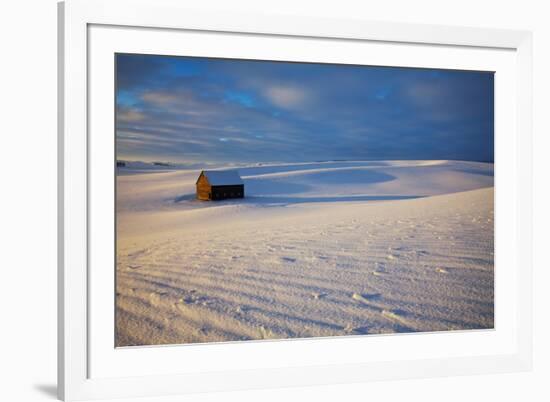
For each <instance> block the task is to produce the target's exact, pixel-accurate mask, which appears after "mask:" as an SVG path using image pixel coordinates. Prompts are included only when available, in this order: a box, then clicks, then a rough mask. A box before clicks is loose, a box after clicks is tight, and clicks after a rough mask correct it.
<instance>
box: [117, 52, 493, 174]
mask: <svg viewBox="0 0 550 402" xmlns="http://www.w3.org/2000/svg"><path fill="white" fill-rule="evenodd" d="M493 85H494V75H493V73H492V72H475V71H455V70H435V69H413V68H393V67H377V66H352V65H342V64H320V63H289V62H271V61H254V60H232V59H215V58H195V57H172V56H155V55H132V54H118V55H116V142H117V159H121V160H140V161H149V162H151V161H164V162H179V163H185V162H188V163H207V162H208V163H212V162H222V163H225V162H231V163H249V162H310V161H326V160H375V159H455V160H473V161H483V162H493V160H494V154H493V143H494V140H493V138H494V136H493V131H494V123H493V121H494V106H493V105H494V96H493V94H494V90H493Z"/></svg>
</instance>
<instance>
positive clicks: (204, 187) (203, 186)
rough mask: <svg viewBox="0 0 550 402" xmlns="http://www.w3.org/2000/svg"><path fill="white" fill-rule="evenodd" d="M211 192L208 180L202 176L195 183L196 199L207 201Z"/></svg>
mask: <svg viewBox="0 0 550 402" xmlns="http://www.w3.org/2000/svg"><path fill="white" fill-rule="evenodd" d="M211 191H212V188H211V187H210V184H209V183H208V180H206V178H205V177H204V175H202V176H201V177H200V178H199V180H198V182H197V198H198V199H200V200H209V199H210V197H209V195H208V194H209V193H210V192H211Z"/></svg>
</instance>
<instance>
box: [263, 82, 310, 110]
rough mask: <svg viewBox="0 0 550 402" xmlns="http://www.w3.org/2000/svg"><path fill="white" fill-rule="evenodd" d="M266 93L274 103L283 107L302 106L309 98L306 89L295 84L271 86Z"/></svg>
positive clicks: (293, 107) (294, 107)
mask: <svg viewBox="0 0 550 402" xmlns="http://www.w3.org/2000/svg"><path fill="white" fill-rule="evenodd" d="M264 94H265V96H266V97H267V99H269V101H270V102H271V103H272V104H274V105H275V106H278V107H281V108H283V109H296V108H299V107H302V106H303V105H304V103H305V102H306V101H307V100H308V95H307V92H306V91H305V90H303V89H301V88H297V87H293V86H271V87H268V88H266V90H265V93H264Z"/></svg>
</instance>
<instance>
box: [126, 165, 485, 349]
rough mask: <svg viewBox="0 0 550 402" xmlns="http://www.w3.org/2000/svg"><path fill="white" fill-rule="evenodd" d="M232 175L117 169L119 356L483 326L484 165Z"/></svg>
mask: <svg viewBox="0 0 550 402" xmlns="http://www.w3.org/2000/svg"><path fill="white" fill-rule="evenodd" d="M232 168H233V167H232ZM238 170H239V173H240V175H241V176H242V178H243V179H244V182H245V193H246V198H244V199H240V200H227V201H217V202H208V201H197V200H195V199H194V197H195V180H196V179H197V177H198V174H199V172H200V170H196V169H194V170H190V169H166V170H163V169H160V168H159V167H158V166H157V167H156V168H155V169H151V170H149V171H148V170H147V169H146V167H144V166H142V165H140V166H139V169H137V168H136V169H133V168H132V166H131V165H129V166H127V167H124V168H120V169H119V174H118V177H117V236H118V237H117V298H116V304H117V322H116V330H117V334H116V344H117V346H129V345H152V344H178V343H190V342H219V341H236V340H250V339H276V338H296V337H312V336H336V335H360V334H377V333H392V332H415V331H443V330H457V329H474V328H476V329H478V328H492V327H493V296H494V294H493V279H494V270H493V257H494V256H493V191H494V189H493V165H492V164H488V163H478V162H458V161H370V162H322V163H304V164H273V165H261V166H260V165H258V166H248V167H246V166H242V167H238Z"/></svg>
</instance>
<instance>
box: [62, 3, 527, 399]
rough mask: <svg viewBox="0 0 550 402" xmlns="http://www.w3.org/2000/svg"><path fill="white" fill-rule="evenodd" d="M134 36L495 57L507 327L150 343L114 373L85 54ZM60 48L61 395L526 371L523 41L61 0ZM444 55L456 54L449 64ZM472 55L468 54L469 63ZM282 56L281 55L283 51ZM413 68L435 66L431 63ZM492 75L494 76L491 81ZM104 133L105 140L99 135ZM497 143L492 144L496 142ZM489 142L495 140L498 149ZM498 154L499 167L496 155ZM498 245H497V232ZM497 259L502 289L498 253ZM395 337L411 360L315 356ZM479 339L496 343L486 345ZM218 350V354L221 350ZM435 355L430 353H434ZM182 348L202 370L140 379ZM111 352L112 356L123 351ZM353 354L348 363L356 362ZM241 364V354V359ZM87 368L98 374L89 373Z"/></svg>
mask: <svg viewBox="0 0 550 402" xmlns="http://www.w3.org/2000/svg"><path fill="white" fill-rule="evenodd" d="M129 10H131V12H129ZM98 28H100V29H99V31H101V30H102V29H103V31H102V32H101V33H97V34H96V32H99V31H98ZM121 28H122V31H123V34H121V35H120V36H121V37H120V38H119V37H118V36H117V35H118V34H116V35H115V33H114V31H115V30H117V29H118V30H120V29H121ZM109 30H111V31H109ZM134 31H135V32H138V31H139V32H140V33H139V35H141V37H140V43H141V45H140V46H144V45H143V43H148V45H147V46H149V47H150V49H151V51H153V50H154V49H153V48H154V47H156V48H157V50H158V51H160V52H171V51H172V50H173V49H174V48H171V47H170V42H171V40H170V39H169V37H171V36H176V35H179V34H181V33H187V34H192V35H199V36H200V35H201V33H203V34H208V35H217V36H218V37H219V38H222V37H223V36H231V37H253V38H256V39H257V41H260V42H262V41H268V40H271V41H276V40H279V39H285V40H294V41H297V42H300V41H303V40H307V41H312V43H313V41H316V40H317V41H324V42H327V43H328V42H330V43H331V46H333V48H334V50H335V52H334V54H335V55H336V56H334V57H342V56H338V51H337V50H338V48H339V47H344V46H348V44H349V45H350V46H352V44H356V45H357V44H362V43H363V44H366V43H369V44H374V45H375V46H377V47H379V48H384V47H387V48H388V49H391V48H392V46H393V49H394V50H395V49H396V46H399V47H400V49H402V50H403V52H399V56H395V61H393V60H394V59H393V58H390V57H389V56H390V55H391V54H392V53H391V51H390V50H386V51H383V50H382V52H381V54H385V55H386V56H387V57H389V58H388V59H385V60H390V61H389V63H392V65H393V64H395V63H405V65H407V64H408V63H407V62H406V58H407V57H411V56H410V54H411V53H410V52H406V51H404V50H406V49H409V48H410V49H413V48H412V47H414V49H415V52H422V51H424V50H423V49H426V52H427V54H426V58H425V60H429V57H428V56H429V55H428V53H429V52H430V51H431V50H429V49H428V48H433V49H434V51H438V50H437V49H439V51H440V52H442V51H447V50H449V60H450V61H449V60H447V61H446V63H447V64H446V66H450V65H451V64H449V63H455V65H456V67H460V68H465V69H467V68H468V66H470V67H471V68H474V67H476V66H478V68H480V67H479V66H481V67H483V66H484V65H485V64H483V63H488V64H486V65H487V66H489V67H488V68H491V67H490V66H491V65H492V64H491V63H493V62H492V61H491V60H492V59H493V58H494V59H495V60H497V59H498V60H500V61H494V63H495V64H494V65H495V66H497V67H495V69H496V70H497V72H498V71H499V69H502V70H500V71H502V74H501V75H500V76H501V77H504V80H505V81H506V82H504V83H503V85H504V86H503V87H502V88H503V91H505V90H509V91H511V92H508V94H513V96H510V98H511V99H508V101H507V102H508V103H506V102H501V103H502V104H503V105H504V106H503V107H506V108H507V109H504V110H506V111H509V112H510V113H506V114H507V115H508V116H504V117H506V118H508V119H511V120H507V121H506V122H510V124H509V125H507V126H506V127H503V125H502V124H500V125H499V121H497V122H496V123H497V124H496V127H497V131H499V133H501V134H499V135H500V137H501V141H500V144H503V145H501V147H500V150H501V151H499V149H497V151H498V152H497V157H496V160H497V162H496V166H498V165H499V162H501V161H505V162H504V163H503V162H501V163H500V166H503V168H502V170H500V178H499V170H498V168H497V171H496V183H497V184H496V187H497V201H496V211H497V212H496V213H497V217H496V225H497V227H496V229H495V232H496V233H495V234H496V237H497V239H498V238H499V233H505V232H506V233H512V234H513V236H511V237H508V238H507V240H506V241H507V243H506V249H507V250H508V251H507V252H510V253H511V254H510V258H507V259H508V260H509V261H508V264H507V267H509V268H507V272H506V275H501V276H500V277H501V278H503V280H501V281H500V283H504V282H506V281H508V282H507V283H508V285H507V286H505V287H503V288H502V289H503V290H502V291H501V292H500V293H499V292H498V289H497V297H498V298H499V300H502V301H507V302H506V303H504V302H502V303H500V307H501V308H500V314H502V315H503V316H504V317H508V318H510V320H509V325H508V323H504V321H503V320H501V321H500V322H501V323H503V324H502V325H500V326H499V324H498V323H499V321H498V317H497V321H496V326H495V330H494V331H493V332H492V333H491V334H488V335H487V334H479V333H471V332H470V331H465V332H457V333H448V334H437V335H434V334H419V335H414V336H413V337H415V338H413V337H408V338H407V336H406V335H403V336H399V337H385V338H384V337H351V338H350V339H347V340H345V341H341V340H335V339H324V340H300V341H293V342H285V341H275V342H267V343H266V342H256V343H247V345H245V346H244V347H243V346H242V345H192V346H185V348H186V349H185V350H184V349H182V347H177V346H176V347H173V348H174V349H171V350H169V349H167V348H158V347H156V348H142V349H134V350H133V351H132V352H131V353H130V352H125V354H124V356H122V358H121V362H122V363H120V364H119V362H118V360H116V359H118V356H115V357H113V353H114V352H113V353H111V352H112V351H109V350H104V349H106V348H107V346H106V345H105V343H101V342H97V341H96V340H97V339H99V338H102V335H101V334H102V333H104V334H107V337H111V338H112V333H109V332H106V331H108V330H109V328H110V327H109V326H108V325H106V326H105V327H104V326H103V325H102V324H101V323H100V324H97V323H98V320H102V319H104V318H102V317H103V316H104V315H102V314H98V313H97V312H98V311H103V310H100V309H101V308H103V307H101V306H100V304H101V303H98V302H97V297H94V296H93V295H94V292H97V289H98V287H100V288H101V287H102V286H105V287H106V288H107V289H105V290H106V292H105V293H107V292H112V291H114V290H113V289H112V288H110V289H109V285H108V284H105V285H103V284H102V282H99V284H97V283H98V281H97V279H95V278H97V276H95V274H94V275H92V274H91V270H90V260H91V259H93V258H94V255H93V251H90V239H91V238H93V236H94V235H93V234H91V233H90V219H91V218H90V213H89V211H90V208H91V203H94V202H95V201H94V197H93V196H92V193H94V192H90V186H91V179H90V171H91V166H92V164H93V166H94V168H93V169H94V172H95V171H96V170H95V169H96V166H98V165H97V164H96V162H95V161H101V159H102V158H103V157H104V158H109V160H112V159H110V154H109V153H108V151H105V152H104V153H105V155H104V156H102V155H101V154H98V153H97V152H94V153H93V155H92V154H91V152H90V151H91V149H92V147H93V144H95V142H94V138H96V137H93V138H91V136H97V134H93V133H94V130H95V127H96V126H98V124H95V122H94V124H91V122H92V121H93V118H95V117H94V116H95V115H92V114H91V112H90V105H93V104H94V102H96V100H95V98H93V96H92V93H100V92H102V91H101V88H99V87H100V86H101V85H100V82H101V80H100V79H96V78H95V77H100V76H99V75H94V79H93V80H91V79H90V77H91V69H92V66H93V65H94V63H96V64H97V60H99V62H101V59H100V58H99V57H96V53H94V52H95V51H96V50H95V49H101V51H102V52H106V53H107V54H109V52H111V53H112V52H116V51H118V50H120V49H119V48H117V46H118V44H119V43H124V42H120V41H127V43H131V42H132V40H134V41H135V38H134V39H131V38H129V39H128V38H126V37H125V36H126V33H128V35H129V36H131V35H130V33H131V32H134ZM92 33H93V34H92ZM136 34H137V33H136ZM109 35H113V36H111V37H112V38H113V40H112V41H106V40H105V38H109V37H110V36H109ZM157 35H164V37H165V38H166V40H165V41H163V42H162V43H163V45H162V46H161V44H160V43H159V37H158V36H157ZM115 36H116V37H117V38H116V40H115ZM108 42H112V43H110V44H109V43H108ZM155 43H157V45H155ZM207 45H208V42H206V41H205V42H204V46H205V52H207V53H208V47H207ZM128 46H129V48H130V49H137V47H135V46H134V45H132V46H130V45H128ZM251 46H252V45H251ZM297 46H303V44H302V45H297ZM411 46H412V47H411ZM59 49H60V51H59V98H58V99H59V207H58V208H59V231H58V233H59V282H58V283H59V312H58V314H59V319H58V325H59V328H58V334H59V335H58V336H59V342H58V356H59V360H58V370H59V372H58V392H59V397H60V398H61V399H64V400H81V399H95V398H115V397H145V396H160V395H170V394H181V393H191V392H207V391H229V390H239V389H253V388H266V387H282V386H285V387H287V386H298V385H317V384H328V383H346V382H358V381H369V380H380V379H399V378H416V377H431V376H443V375H444V376H448V375H460V374H474V373H498V372H510V371H520V370H529V369H530V367H531V361H532V340H531V338H532V335H531V311H532V308H531V269H532V268H531V265H532V264H531V244H532V236H531V231H532V230H531V226H532V207H531V204H532V199H531V193H532V191H531V180H532V172H531V152H532V151H531V146H532V143H531V109H532V105H531V91H532V88H531V86H532V81H531V80H532V73H531V58H532V55H531V52H532V50H531V49H532V38H531V33H529V32H525V31H508V30H495V29H481V28H463V27H445V26H430V25H412V24H401V23H389V22H387V23H386V22H367V21H360V20H351V21H347V20H322V19H315V18H306V17H295V16H277V15H244V14H231V13H227V12H223V13H222V12H219V13H205V12H204V11H198V10H191V9H188V8H186V7H185V5H184V4H183V3H182V2H181V1H177V0H158V1H151V0H134V1H131V0H96V1H94V0H68V1H66V2H64V3H60V4H59ZM225 51H227V52H228V54H229V55H231V52H233V53H234V52H235V50H233V51H232V50H231V49H230V48H229V49H228V50H225ZM453 52H454V53H457V52H458V53H457V54H454V55H453ZM498 52H500V53H502V55H503V57H500V58H499V56H498V54H497V53H498ZM467 53H472V54H471V55H469V56H468V55H467ZM492 53H494V56H493V55H492ZM500 53H499V54H500ZM342 54H345V52H343V53H342ZM466 56H468V57H466ZM266 57H267V56H266ZM278 57H285V56H284V54H281V55H279V56H278ZM296 57H297V56H294V58H293V59H295V58H296ZM310 57H315V56H310ZM392 57H393V56H392ZM476 58H479V61H476ZM459 59H462V60H464V61H463V62H462V63H464V64H463V65H459V64H457V63H459V61H458V60H459ZM403 60H405V61H403ZM453 60H455V61H453ZM483 60H487V61H486V62H484V61H483ZM333 61H334V60H333ZM411 63H412V62H411ZM414 63H415V66H420V65H419V63H421V62H420V61H418V60H417V61H415V62H414ZM422 63H428V64H427V65H430V66H440V64H439V63H435V62H434V61H432V62H428V61H423V62H422ZM430 63H431V64H430ZM440 63H444V62H443V61H441V62H440ZM476 63H477V64H476ZM441 66H443V64H441ZM94 74H95V73H94ZM498 77H499V75H497V81H498ZM94 86H96V87H94ZM497 88H500V87H497ZM506 88H508V89H506ZM109 91H112V87H110V88H103V92H109ZM503 91H500V92H497V93H496V95H495V102H496V103H497V104H498V103H499V102H500V100H499V99H500V98H499V96H500V97H502V96H503V93H504V92H503ZM499 94H500V95H499ZM94 96H95V95H94ZM500 114H504V113H500ZM511 116H513V117H511ZM512 123H513V124H512ZM105 135H106V138H109V134H108V133H107V134H105ZM113 135H114V133H113ZM495 136H496V137H497V134H495ZM111 142H113V141H111ZM496 142H497V144H498V142H499V141H496ZM497 148H498V146H497ZM499 152H500V153H501V155H502V157H501V158H499V156H498V153H499ZM102 153H103V151H102ZM504 166H506V168H504ZM97 169H100V168H99V167H98V168H97ZM100 170H101V169H100ZM501 189H502V190H501ZM499 193H500V194H501V196H500V197H501V199H503V198H502V195H504V196H506V197H505V198H506V200H508V201H506V202H499V195H498V194H499ZM94 194H95V193H94ZM111 213H114V212H111ZM499 216H508V217H509V218H508V219H507V221H506V222H504V221H502V220H501V222H503V223H502V225H500V224H499V220H498V219H499V218H498V217H499ZM499 225H500V227H499ZM106 227H107V229H105V228H103V227H102V226H96V227H95V229H94V230H100V231H102V230H103V231H105V230H108V224H107V225H106ZM109 236H112V234H110V235H109ZM500 237H501V238H502V239H504V238H505V237H506V236H504V235H503V236H500ZM497 243H498V240H497ZM501 249H502V248H501ZM497 252H498V247H497ZM496 258H497V262H496V263H495V265H496V269H497V279H496V280H497V282H498V281H499V276H498V269H499V268H498V261H499V260H498V254H497V256H496ZM500 261H502V259H501V260H500ZM520 261H521V264H520V263H519V262H520ZM113 269H114V268H113ZM505 277H506V278H508V279H506V278H505ZM92 279H94V280H96V282H94V284H96V285H94V287H93V288H92V287H91V286H90V285H91V283H92ZM505 279H506V280H505ZM108 307H109V305H106V308H108ZM495 308H496V311H497V312H498V311H499V304H496V306H495ZM98 316H99V318H98ZM107 319H108V318H107ZM403 337H405V338H404V339H405V340H404V341H403V342H401V341H399V342H400V343H402V345H401V346H399V347H398V348H396V349H397V350H407V349H410V346H411V345H415V346H414V347H415V348H416V350H415V354H414V355H412V354H411V355H406V354H402V355H399V354H397V355H396V356H393V357H391V358H389V357H388V358H387V359H384V358H378V359H374V360H373V359H370V360H369V359H367V358H366V357H363V356H362V355H361V354H360V353H350V354H349V356H348V357H343V358H332V359H329V358H328V357H327V358H315V357H314V356H318V355H319V350H320V349H319V348H324V349H323V350H327V351H328V350H330V349H333V353H332V354H334V355H342V356H347V355H346V354H345V353H343V354H342V352H343V351H345V350H348V351H353V350H357V348H358V347H360V348H367V347H369V344H371V345H370V347H373V345H372V344H373V343H375V342H376V343H383V344H385V346H384V347H391V344H392V343H397V342H398V341H396V340H397V339H398V338H403ZM346 338H347V337H346ZM411 339H413V340H412V341H411ZM423 339H424V340H425V341H423ZM445 342H447V343H445ZM449 342H454V343H456V344H457V345H458V344H460V346H457V348H456V350H455V352H454V353H453V355H452V356H451V355H448V356H446V357H441V356H443V354H438V353H435V352H434V351H430V348H429V347H427V346H426V345H429V344H432V345H439V347H440V348H443V349H445V348H446V345H447V344H448V343H449ZM484 342H486V343H487V344H488V343H490V344H493V345H496V346H495V348H489V347H488V346H487V344H485V343H484ZM419 345H423V346H419ZM222 346H223V347H225V349H222ZM497 346H498V347H497ZM376 347H377V348H378V346H376ZM346 348H347V349H346ZM400 348H402V349H400ZM435 349H437V346H434V350H435ZM113 350H114V349H113ZM380 350H383V349H380ZM304 351H305V352H304ZM180 352H181V353H188V354H189V353H192V354H193V355H194V358H195V359H199V360H201V361H202V367H201V369H200V370H195V371H187V372H179V371H178V370H177V369H176V368H175V367H174V364H175V363H174V362H173V361H172V363H170V364H166V367H168V368H167V369H166V370H164V371H155V370H152V371H140V370H139V367H138V366H139V361H140V360H142V361H144V362H145V361H148V362H149V363H151V362H152V366H153V367H155V366H158V363H159V362H162V361H163V359H164V360H167V359H169V357H167V356H169V355H174V356H175V355H177V354H179V353H180ZM336 352H338V353H336ZM308 353H309V354H308ZM396 353H399V352H396ZM115 354H118V355H121V354H120V353H118V352H116V353H115ZM130 354H132V356H130ZM290 354H292V355H296V356H298V355H300V354H301V355H300V356H301V357H300V358H301V359H302V360H296V359H298V357H297V358H296V359H295V360H293V361H292V362H291V363H288V364H285V358H284V357H285V356H290ZM330 354H331V353H327V355H330ZM351 354H354V355H355V356H353V358H352V357H351ZM216 356H218V357H220V358H222V357H223V358H224V359H225V362H228V361H229V362H230V363H226V364H223V365H222V364H220V363H219V362H218V363H217V362H216ZM235 356H241V357H242V362H240V364H239V365H237V364H236V363H235V364H232V363H231V360H230V359H233V358H234V357H235ZM247 356H249V357H250V358H249V359H247ZM253 356H278V357H279V360H275V359H273V360H269V359H268V360H267V361H265V359H264V361H263V362H261V364H260V363H258V362H254V359H253V358H252V357H253ZM281 357H282V358H281ZM109 359H111V360H109ZM113 359H115V360H116V361H115V360H113ZM125 359H126V362H124V360H125ZM346 359H347V360H346ZM287 360H288V359H287ZM290 360H291V359H290ZM96 361H98V362H100V363H101V364H96V363H94V362H96ZM136 363H137V364H136ZM167 363H169V362H167ZM132 367H134V369H132ZM108 368H113V369H112V370H108Z"/></svg>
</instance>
